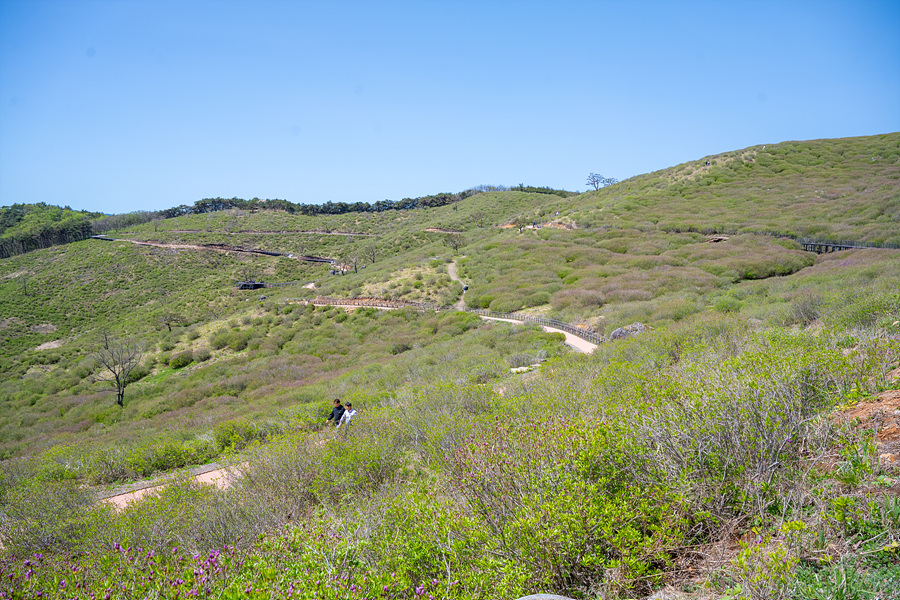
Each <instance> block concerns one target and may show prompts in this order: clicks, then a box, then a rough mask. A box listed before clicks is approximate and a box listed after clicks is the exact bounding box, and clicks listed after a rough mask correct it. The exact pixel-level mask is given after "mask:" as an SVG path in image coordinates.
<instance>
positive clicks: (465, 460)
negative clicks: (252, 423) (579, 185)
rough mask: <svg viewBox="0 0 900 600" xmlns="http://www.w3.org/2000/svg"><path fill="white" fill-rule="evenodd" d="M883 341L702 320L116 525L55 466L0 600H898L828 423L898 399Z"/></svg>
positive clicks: (434, 394) (470, 392) (878, 477)
mask: <svg viewBox="0 0 900 600" xmlns="http://www.w3.org/2000/svg"><path fill="white" fill-rule="evenodd" d="M873 307H874V308H873ZM797 309H798V311H800V310H801V309H802V307H801V306H800V305H799V303H798V305H797ZM898 319H900V296H898V295H897V293H896V292H894V293H893V294H884V295H879V296H875V297H873V296H866V297H860V298H858V299H857V301H856V302H855V303H854V304H853V305H850V306H847V305H842V306H837V305H832V306H830V307H829V306H827V305H820V314H819V316H818V318H817V320H816V322H815V326H814V327H805V328H801V329H798V328H787V329H785V328H759V329H757V330H748V329H747V327H746V321H745V320H743V319H740V318H736V317H735V316H733V313H732V314H731V315H729V314H710V315H707V316H705V317H703V318H700V319H697V320H694V321H693V322H692V323H684V324H683V325H679V326H678V327H673V328H671V329H669V330H667V331H665V332H656V333H651V334H648V335H647V336H646V337H643V338H636V339H634V340H631V341H627V342H625V343H622V344H610V345H608V346H602V347H601V348H600V350H598V352H597V353H596V354H595V355H594V356H592V357H583V356H582V357H579V356H571V357H569V358H559V359H555V360H552V361H549V362H546V363H544V365H543V366H542V367H541V369H540V370H539V371H538V372H533V373H530V374H528V375H526V376H523V377H520V378H517V379H515V380H510V381H508V382H507V383H506V385H505V386H504V387H505V389H504V390H503V394H502V395H501V394H499V393H498V391H497V390H496V389H494V388H492V386H490V385H486V384H479V383H466V382H465V381H464V380H461V379H460V377H461V376H464V372H463V373H460V370H459V368H458V367H454V368H453V374H452V375H451V374H449V373H448V374H447V375H446V380H447V383H446V384H432V385H423V386H421V387H420V388H418V389H416V390H415V391H413V390H411V389H407V390H405V391H404V393H398V394H395V395H392V396H390V397H388V398H385V399H384V400H383V402H381V403H380V404H378V405H376V404H372V405H370V406H368V407H367V410H366V411H365V412H364V414H363V418H361V419H359V422H357V423H353V426H352V427H350V428H349V429H348V430H346V431H340V432H339V434H338V435H335V433H334V431H333V430H325V431H322V430H315V431H302V430H296V431H288V432H284V433H282V434H278V435H274V436H273V437H272V438H271V439H270V440H269V441H268V442H267V443H265V444H252V445H250V446H248V447H246V448H245V449H244V453H243V454H241V455H240V458H238V457H237V456H236V458H235V460H240V461H242V464H241V465H240V471H241V478H240V479H239V483H238V485H236V486H235V487H234V488H232V489H229V490H226V491H219V490H216V489H214V488H208V487H205V486H197V485H195V484H193V483H191V481H190V480H188V479H184V480H183V481H181V482H180V483H177V484H175V485H171V486H169V487H167V488H165V489H164V490H163V491H162V492H161V493H160V494H159V495H158V496H157V497H149V498H147V499H144V500H142V501H139V502H137V503H135V504H133V505H131V506H129V508H127V509H126V510H124V511H123V512H121V513H116V512H115V511H114V510H113V509H112V508H111V507H109V506H108V505H106V504H104V503H100V504H97V503H93V502H92V501H91V500H90V498H89V497H88V495H87V494H86V492H85V491H84V489H83V488H80V487H79V486H78V484H77V481H76V480H73V479H71V477H72V472H71V471H70V469H69V468H68V467H67V466H66V465H64V464H61V463H60V462H58V461H57V460H54V457H53V455H52V454H47V455H44V456H43V457H41V458H39V459H34V460H31V461H15V462H12V463H8V465H7V468H6V470H5V475H4V481H3V486H2V491H3V505H4V514H5V519H4V521H3V525H2V527H3V530H2V531H3V540H4V544H6V545H7V549H8V551H9V552H11V553H12V555H13V556H15V557H16V558H12V557H11V558H9V559H8V560H6V561H5V563H4V566H3V569H4V579H3V581H4V583H3V584H2V585H4V586H5V588H4V593H5V594H6V596H7V597H12V598H25V597H34V596H35V595H36V594H37V592H38V591H40V592H41V593H42V594H44V597H51V598H53V597H60V598H62V597H73V596H74V597H85V598H87V597H91V594H94V595H95V597H104V596H105V595H106V594H109V597H111V598H126V597H135V596H137V597H142V596H149V597H181V596H193V595H200V596H209V597H234V598H238V597H260V598H263V597H271V596H274V597H292V598H293V597H300V598H323V597H324V598H365V597H368V598H372V597H375V598H416V597H421V596H428V595H431V596H432V597H442V598H497V597H510V598H512V597H516V596H519V595H525V594H527V593H533V592H535V591H538V590H545V591H553V592H557V593H565V594H567V595H570V596H572V597H576V598H598V597H604V598H616V597H619V598H630V597H644V596H646V595H648V594H649V593H650V592H651V591H652V590H654V589H656V588H659V587H661V586H663V585H665V584H667V583H668V584H678V585H680V586H682V587H683V588H687V589H690V587H691V586H699V587H698V588H697V590H698V593H699V591H702V590H706V592H708V593H716V594H729V595H731V597H735V598H736V597H746V598H751V597H752V598H809V597H820V598H829V597H835V594H837V593H839V592H840V591H841V590H844V591H846V592H848V593H851V592H852V593H853V594H855V596H852V595H850V596H848V597H882V598H888V597H892V596H890V594H893V593H895V591H896V589H898V587H897V584H898V582H900V560H898V556H897V548H898V542H900V502H898V500H897V496H896V494H895V493H894V492H895V491H896V489H898V487H900V486H898V479H897V477H898V475H900V474H898V472H897V471H896V469H895V468H894V467H893V466H892V464H891V463H883V462H880V461H879V460H878V457H877V456H876V455H875V447H874V445H873V443H872V438H871V433H870V432H867V431H862V430H860V429H858V428H856V427H854V426H853V424H852V423H850V424H848V423H844V422H842V421H841V420H840V419H838V418H836V415H837V414H839V411H840V407H841V406H842V405H848V404H853V403H856V402H861V401H866V400H867V399H868V398H870V397H871V396H872V395H873V394H875V393H879V392H882V391H883V390H886V389H891V388H892V387H893V388H900V385H898V381H897V380H896V379H891V377H890V376H889V372H890V371H891V370H892V369H896V368H897V366H898V360H900V341H898V340H900V331H898V327H897V325H896V324H895V323H894V322H895V321H897V320H898ZM435 368H437V369H439V368H440V367H438V366H436V367H435ZM454 377H456V379H455V380H454ZM836 411H837V412H836ZM57 458H58V457H57ZM13 467H14V468H13ZM737 543H739V547H738V548H735V549H733V550H731V551H729V546H730V545H732V544H737ZM716 551H719V552H722V555H721V556H722V562H719V563H717V562H716V561H714V560H711V559H709V558H708V557H709V556H711V555H712V554H713V553H715V552H716ZM704 557H707V558H704ZM866 594H868V595H866Z"/></svg>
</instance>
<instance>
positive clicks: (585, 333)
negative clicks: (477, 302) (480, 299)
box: [465, 308, 607, 345]
mask: <svg viewBox="0 0 900 600" xmlns="http://www.w3.org/2000/svg"><path fill="white" fill-rule="evenodd" d="M465 310H466V312H470V313H475V314H476V315H481V316H483V317H490V318H494V319H509V320H511V321H522V322H523V323H525V324H528V325H546V326H547V327H553V328H554V329H560V330H562V331H565V332H566V333H571V334H572V335H574V336H575V337H579V338H581V339H583V340H586V341H588V342H590V343H592V344H598V345H599V344H602V343H603V342H605V341H607V340H606V338H605V337H603V336H602V335H600V334H598V333H595V332H593V331H591V330H589V329H585V328H584V327H578V326H577V325H572V324H571V323H566V322H564V321H560V320H557V319H548V318H547V317H536V316H534V315H529V314H525V313H520V312H514V313H501V312H496V311H493V310H485V309H482V308H466V309H465Z"/></svg>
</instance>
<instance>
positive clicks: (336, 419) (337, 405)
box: [325, 398, 344, 426]
mask: <svg viewBox="0 0 900 600" xmlns="http://www.w3.org/2000/svg"><path fill="white" fill-rule="evenodd" d="M343 416H344V407H343V406H341V401H340V399H339V398H335V399H334V408H332V409H331V416H330V417H328V418H327V419H326V420H325V424H326V425H327V424H328V422H329V421H331V424H332V425H335V426H337V424H338V423H340V422H341V417H343Z"/></svg>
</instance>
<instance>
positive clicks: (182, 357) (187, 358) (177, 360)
mask: <svg viewBox="0 0 900 600" xmlns="http://www.w3.org/2000/svg"><path fill="white" fill-rule="evenodd" d="M192 362H194V354H193V352H191V351H190V350H187V351H185V352H179V353H178V354H176V355H175V356H173V357H172V358H171V359H170V360H169V366H170V367H172V368H173V369H181V368H183V367H186V366H188V365H189V364H191V363H192Z"/></svg>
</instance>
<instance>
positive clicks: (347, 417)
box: [337, 402, 356, 427]
mask: <svg viewBox="0 0 900 600" xmlns="http://www.w3.org/2000/svg"><path fill="white" fill-rule="evenodd" d="M355 416H356V411H355V410H353V403H352V402H348V403H347V404H346V405H345V406H344V414H343V415H341V420H340V422H339V423H338V424H337V426H338V427H340V426H341V425H346V424H347V423H349V422H350V421H351V419H353V417H355Z"/></svg>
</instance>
